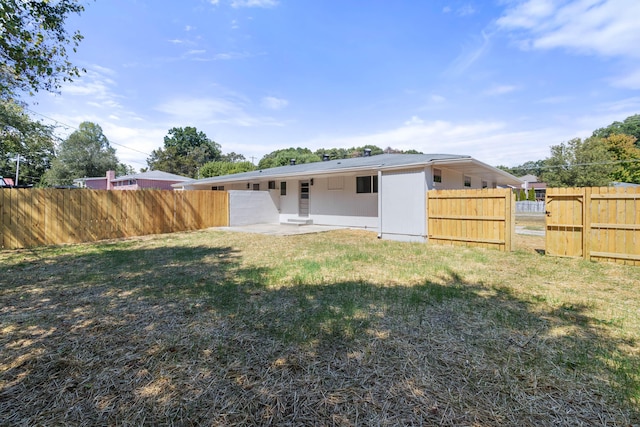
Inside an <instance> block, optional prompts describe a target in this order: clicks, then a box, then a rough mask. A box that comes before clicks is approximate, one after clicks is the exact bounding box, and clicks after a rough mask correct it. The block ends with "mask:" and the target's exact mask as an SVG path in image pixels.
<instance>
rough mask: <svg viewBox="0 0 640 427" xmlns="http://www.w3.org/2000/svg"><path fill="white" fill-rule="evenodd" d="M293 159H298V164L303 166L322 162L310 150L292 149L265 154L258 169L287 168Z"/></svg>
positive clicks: (319, 157) (320, 158)
mask: <svg viewBox="0 0 640 427" xmlns="http://www.w3.org/2000/svg"><path fill="white" fill-rule="evenodd" d="M291 159H296V164H303V163H313V162H319V161H321V160H322V157H321V156H318V155H317V154H314V153H313V152H312V151H311V150H309V149H308V148H300V147H298V148H293V147H291V148H286V149H283V150H276V151H272V152H271V153H269V154H265V155H264V156H263V157H262V159H260V162H258V169H269V168H275V167H278V166H286V165H288V164H289V162H290V161H291Z"/></svg>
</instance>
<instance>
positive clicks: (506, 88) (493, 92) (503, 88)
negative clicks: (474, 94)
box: [483, 85, 518, 96]
mask: <svg viewBox="0 0 640 427" xmlns="http://www.w3.org/2000/svg"><path fill="white" fill-rule="evenodd" d="M517 89H518V87H517V86H512V85H495V86H491V87H490V88H489V89H487V90H485V91H484V92H483V93H484V94H485V95H488V96H499V95H505V94H507V93H510V92H513V91H515V90H517Z"/></svg>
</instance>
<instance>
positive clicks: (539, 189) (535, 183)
mask: <svg viewBox="0 0 640 427" xmlns="http://www.w3.org/2000/svg"><path fill="white" fill-rule="evenodd" d="M520 180H521V181H524V183H523V184H522V188H523V189H524V190H525V191H529V189H530V188H533V190H534V191H535V193H536V200H537V201H539V202H540V201H542V202H543V201H544V197H545V195H546V194H547V184H546V183H545V182H540V181H539V180H538V177H537V176H535V175H525V176H521V177H520Z"/></svg>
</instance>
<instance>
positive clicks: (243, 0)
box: [231, 0, 278, 8]
mask: <svg viewBox="0 0 640 427" xmlns="http://www.w3.org/2000/svg"><path fill="white" fill-rule="evenodd" d="M277 5H278V2H277V1H276V0H232V1H231V7H235V8H238V7H266V8H268V7H274V6H277Z"/></svg>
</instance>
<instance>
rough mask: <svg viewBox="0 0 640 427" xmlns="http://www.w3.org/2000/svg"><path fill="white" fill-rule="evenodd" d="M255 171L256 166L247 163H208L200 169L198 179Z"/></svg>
mask: <svg viewBox="0 0 640 427" xmlns="http://www.w3.org/2000/svg"><path fill="white" fill-rule="evenodd" d="M253 170H256V166H255V165H254V164H253V163H251V162H248V161H244V162H225V161H218V162H209V163H206V164H205V165H204V166H202V167H201V168H200V178H209V177H212V176H221V175H231V174H234V173H241V172H250V171H253Z"/></svg>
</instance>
